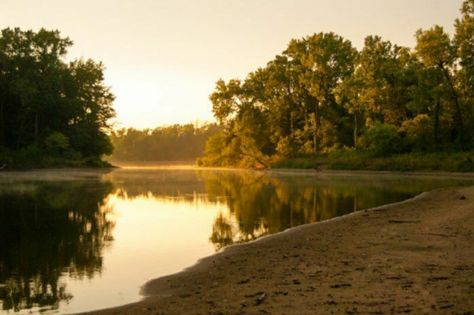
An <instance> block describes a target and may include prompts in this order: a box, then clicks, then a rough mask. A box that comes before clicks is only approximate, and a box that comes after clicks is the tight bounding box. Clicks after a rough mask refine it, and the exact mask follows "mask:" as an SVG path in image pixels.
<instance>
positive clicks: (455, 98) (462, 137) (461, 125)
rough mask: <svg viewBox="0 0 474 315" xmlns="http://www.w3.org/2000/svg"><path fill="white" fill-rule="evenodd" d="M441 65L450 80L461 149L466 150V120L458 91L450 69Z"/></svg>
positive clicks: (445, 75)
mask: <svg viewBox="0 0 474 315" xmlns="http://www.w3.org/2000/svg"><path fill="white" fill-rule="evenodd" d="M440 67H441V69H442V71H443V74H444V77H445V78H446V80H447V81H448V84H449V88H450V90H451V97H452V99H453V102H454V110H455V111H456V114H455V116H456V118H455V120H456V124H457V126H458V131H459V141H460V142H461V149H462V150H463V151H465V150H466V149H467V147H466V140H465V135H464V121H463V118H462V111H461V106H460V105H459V96H458V93H457V92H456V89H455V88H454V84H453V81H452V79H451V76H450V75H449V72H448V69H446V68H445V67H444V65H441V66H440Z"/></svg>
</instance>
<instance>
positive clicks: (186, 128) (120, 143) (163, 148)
mask: <svg viewBox="0 0 474 315" xmlns="http://www.w3.org/2000/svg"><path fill="white" fill-rule="evenodd" d="M218 130H219V127H218V126H217V125H216V124H205V125H203V126H196V125H193V124H185V125H179V124H176V125H172V126H168V127H158V128H155V129H144V130H137V129H134V128H124V129H119V130H116V131H114V132H112V134H111V136H110V138H111V141H112V143H113V146H114V147H115V150H114V153H113V154H112V156H111V160H112V161H123V162H136V161H194V160H195V159H196V158H198V157H199V156H202V155H203V154H204V145H205V143H206V141H207V139H209V137H210V136H212V135H214V134H216V133H217V132H218Z"/></svg>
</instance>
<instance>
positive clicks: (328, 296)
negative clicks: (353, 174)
mask: <svg viewBox="0 0 474 315" xmlns="http://www.w3.org/2000/svg"><path fill="white" fill-rule="evenodd" d="M144 292H145V293H146V295H147V298H146V299H144V300H143V301H141V302H138V303H134V304H129V305H125V306H122V307H118V308H113V309H108V310H101V311H95V312H91V313H88V314H98V315H102V314H104V315H106V314H399V313H400V314H401V313H411V314H474V187H470V188H452V189H446V190H438V191H434V192H430V193H425V194H423V195H421V196H418V197H416V198H414V199H412V200H409V201H406V202H402V203H398V204H393V205H388V206H384V207H380V208H376V209H371V210H364V211H360V212H357V213H354V214H351V215H348V216H345V217H340V218H336V219H333V220H330V221H327V222H322V223H317V224H310V225H305V226H301V227H298V228H295V229H292V230H289V231H286V232H283V233H279V234H276V235H272V236H269V237H265V238H262V239H260V240H257V241H255V242H252V243H248V244H243V245H237V246H232V247H229V248H227V249H226V250H224V251H223V252H221V253H219V254H217V255H214V256H211V257H208V258H205V259H203V260H201V261H200V262H199V263H198V264H196V265H195V266H193V267H191V268H189V269H187V270H185V271H183V272H181V273H178V274H175V275H171V276H167V277H163V278H159V279H156V280H153V281H151V282H149V283H147V284H146V285H145V287H144Z"/></svg>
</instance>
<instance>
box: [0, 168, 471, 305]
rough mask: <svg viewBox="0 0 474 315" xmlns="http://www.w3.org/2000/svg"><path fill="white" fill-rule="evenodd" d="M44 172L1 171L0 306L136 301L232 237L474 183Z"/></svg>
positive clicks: (386, 177) (158, 172)
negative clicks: (142, 290)
mask: <svg viewBox="0 0 474 315" xmlns="http://www.w3.org/2000/svg"><path fill="white" fill-rule="evenodd" d="M48 175H50V174H49V173H48V172H44V173H42V174H40V175H38V174H35V176H31V177H28V176H26V175H24V174H23V175H22V176H21V178H20V179H18V178H17V179H16V180H15V174H13V175H7V176H3V177H1V178H0V303H1V309H0V313H7V314H10V313H30V312H33V313H39V312H46V313H47V314H55V313H69V312H79V311H87V310H92V309H98V308H104V307H111V306H115V305H120V304H125V303H129V302H133V301H136V300H138V299H139V298H140V296H139V289H138V287H139V286H140V285H141V284H143V283H144V282H146V281H147V280H149V279H151V278H154V277H158V276H162V275H165V274H169V273H173V272H177V271H179V270H181V269H182V268H185V267H187V266H189V265H191V264H193V263H194V262H195V261H196V260H197V259H199V258H202V257H204V256H206V255H209V254H211V253H212V252H214V251H216V250H220V249H222V248H223V247H225V246H228V245H231V244H234V243H241V242H246V241H250V240H254V239H256V238H258V237H260V236H262V235H266V234H271V233H276V232H279V231H283V230H285V229H287V228H290V227H294V226H298V225H301V224H305V223H310V222H318V221H322V220H326V219H330V218H333V217H336V216H340V215H344V214H347V213H350V212H352V211H355V210H359V209H364V208H370V207H375V206H378V205H382V204H386V203H391V202H395V201H400V200H404V199H407V198H409V197H411V196H414V195H416V194H419V193H420V192H422V191H426V190H431V189H435V188H439V187H446V186H454V185H464V184H471V180H470V179H467V178H466V179H454V178H442V177H413V176H393V175H384V176H377V177H375V176H370V175H357V176H355V175H352V176H342V175H331V176H329V175H327V176H322V175H318V176H302V175H277V174H272V175H268V174H264V173H256V172H243V171H242V172H237V171H208V170H203V171H201V170H171V169H167V170H117V171H113V172H111V173H109V174H96V175H95V176H92V177H91V176H89V177H88V178H87V179H84V178H77V179H74V178H72V179H71V178H69V177H68V176H65V177H64V178H67V180H60V178H61V176H60V175H59V176H58V174H55V175H56V176H53V177H52V178H53V179H51V177H48ZM89 175H90V174H89ZM2 309H3V311H2Z"/></svg>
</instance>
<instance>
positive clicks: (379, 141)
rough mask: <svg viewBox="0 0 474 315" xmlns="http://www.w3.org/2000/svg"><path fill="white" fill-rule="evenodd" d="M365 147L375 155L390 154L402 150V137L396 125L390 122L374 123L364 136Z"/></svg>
mask: <svg viewBox="0 0 474 315" xmlns="http://www.w3.org/2000/svg"><path fill="white" fill-rule="evenodd" d="M364 142H365V145H366V147H367V148H368V149H369V150H370V151H372V152H373V153H374V154H375V155H379V156H380V155H390V154H394V153H400V152H401V151H403V143H402V138H401V137H400V135H399V134H398V130H397V127H396V126H394V125H390V124H382V123H376V124H375V126H373V127H372V128H370V129H369V130H368V131H367V133H366V135H365V137H364Z"/></svg>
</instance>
